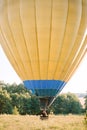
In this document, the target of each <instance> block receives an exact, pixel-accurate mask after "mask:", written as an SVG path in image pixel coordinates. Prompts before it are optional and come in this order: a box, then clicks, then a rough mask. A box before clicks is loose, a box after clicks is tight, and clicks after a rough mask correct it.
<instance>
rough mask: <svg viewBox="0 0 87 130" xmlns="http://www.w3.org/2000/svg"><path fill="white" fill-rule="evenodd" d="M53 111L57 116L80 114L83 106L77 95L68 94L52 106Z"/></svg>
mask: <svg viewBox="0 0 87 130" xmlns="http://www.w3.org/2000/svg"><path fill="white" fill-rule="evenodd" d="M52 110H53V112H54V113H55V114H68V113H72V114H80V113H81V111H82V106H81V104H80V102H79V100H78V98H77V97H76V95H74V94H71V93H67V94H61V95H59V96H58V97H57V99H56V100H55V101H54V103H53V105H52Z"/></svg>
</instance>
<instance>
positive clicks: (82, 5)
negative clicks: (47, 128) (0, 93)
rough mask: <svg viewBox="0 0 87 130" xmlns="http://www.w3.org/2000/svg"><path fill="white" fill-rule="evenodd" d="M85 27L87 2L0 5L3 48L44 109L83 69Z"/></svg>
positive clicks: (38, 0) (29, 0) (6, 1)
mask: <svg viewBox="0 0 87 130" xmlns="http://www.w3.org/2000/svg"><path fill="white" fill-rule="evenodd" d="M86 28H87V0H0V43H1V45H2V48H3V50H4V52H5V54H6V55H7V57H8V59H9V61H10V63H11V64H12V66H13V68H14V69H15V71H16V72H17V74H18V75H19V77H20V78H21V79H22V81H23V83H24V85H25V87H26V88H27V89H29V90H30V91H31V92H32V93H33V94H35V95H36V96H38V98H39V99H40V102H41V110H43V111H46V110H47V109H48V108H49V107H50V105H51V104H52V103H53V101H54V100H55V99H56V97H57V95H58V94H59V93H60V92H61V90H62V89H63V87H64V86H65V85H66V83H67V82H68V80H69V79H70V77H71V76H72V74H73V73H74V71H75V70H76V68H77V66H78V65H79V63H80V60H81V59H82V57H83V55H84V52H85V48H86V44H87V42H86V39H87V38H85V41H83V42H82V39H83V38H84V34H85V31H86ZM45 115H46V114H45Z"/></svg>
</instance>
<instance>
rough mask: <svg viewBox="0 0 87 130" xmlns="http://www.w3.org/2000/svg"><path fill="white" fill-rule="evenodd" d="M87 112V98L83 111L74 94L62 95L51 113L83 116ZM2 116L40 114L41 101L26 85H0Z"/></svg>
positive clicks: (55, 102)
mask: <svg viewBox="0 0 87 130" xmlns="http://www.w3.org/2000/svg"><path fill="white" fill-rule="evenodd" d="M86 110H87V96H86V97H85V108H84V109H83V108H82V106H81V103H80V102H79V99H78V98H77V96H76V95H74V94H72V93H67V94H60V95H59V96H58V97H57V98H56V100H55V101H54V103H53V104H52V106H51V107H50V111H52V112H53V113H54V114H69V113H72V114H81V113H82V112H85V111H86ZM0 114H21V115H26V114H29V115H38V114H40V102H39V99H38V98H37V97H36V96H35V95H32V94H31V93H30V91H29V90H27V89H26V88H25V87H24V85H23V84H22V83H21V84H18V85H17V84H16V83H14V84H5V83H0Z"/></svg>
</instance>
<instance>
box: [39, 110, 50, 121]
mask: <svg viewBox="0 0 87 130" xmlns="http://www.w3.org/2000/svg"><path fill="white" fill-rule="evenodd" d="M48 118H49V115H48V113H47V112H46V110H42V111H41V115H40V119H41V120H45V119H48Z"/></svg>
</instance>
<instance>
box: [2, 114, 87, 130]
mask: <svg viewBox="0 0 87 130" xmlns="http://www.w3.org/2000/svg"><path fill="white" fill-rule="evenodd" d="M0 130H87V126H86V125H85V123H84V116H77V115H67V116H64V115H59V116H54V115H51V116H50V117H49V119H48V120H41V119H40V118H39V116H29V115H26V116H20V115H0Z"/></svg>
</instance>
